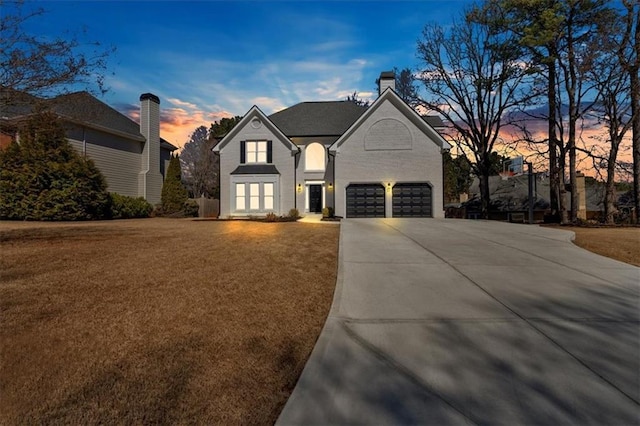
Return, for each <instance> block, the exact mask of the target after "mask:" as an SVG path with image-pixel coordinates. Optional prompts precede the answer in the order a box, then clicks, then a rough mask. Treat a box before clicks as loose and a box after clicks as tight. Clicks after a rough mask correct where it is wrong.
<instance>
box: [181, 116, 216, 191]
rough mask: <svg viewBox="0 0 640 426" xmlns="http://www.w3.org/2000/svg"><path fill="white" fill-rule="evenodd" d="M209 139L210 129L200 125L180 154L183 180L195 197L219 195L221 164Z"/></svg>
mask: <svg viewBox="0 0 640 426" xmlns="http://www.w3.org/2000/svg"><path fill="white" fill-rule="evenodd" d="M212 147H213V144H212V143H211V142H210V139H209V130H207V128H206V127H205V126H200V127H198V128H197V129H195V130H194V131H193V133H192V134H191V136H189V141H188V142H187V143H186V144H185V145H184V148H183V149H182V153H181V155H180V163H181V166H182V181H183V183H184V184H185V186H186V187H187V189H188V190H189V193H190V194H191V195H192V196H193V197H200V196H204V197H209V198H216V197H217V196H218V173H219V166H218V162H217V161H216V158H215V155H214V153H213V152H212V151H211V148H212Z"/></svg>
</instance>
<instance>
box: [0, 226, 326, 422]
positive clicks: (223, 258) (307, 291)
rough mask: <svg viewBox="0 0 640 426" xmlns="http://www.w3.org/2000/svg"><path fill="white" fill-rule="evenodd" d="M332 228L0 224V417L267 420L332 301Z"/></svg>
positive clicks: (285, 392) (15, 419) (273, 415)
mask: <svg viewBox="0 0 640 426" xmlns="http://www.w3.org/2000/svg"><path fill="white" fill-rule="evenodd" d="M338 233H339V228H338V227H337V226H331V225H323V224H303V223H258V222H244V221H229V222H226V221H221V222H215V221H202V222H199V221H191V220H168V219H145V220H128V221H113V222H93V223H90V222H87V223H78V224H43V223H23V222H22V223H20V222H16V223H12V222H1V223H0V315H1V317H0V424H42V423H66V424H87V423H94V424H95V423H109V424H111V423H119V424H131V423H137V424H139V423H153V424H157V423H171V424H175V423H201V424H214V423H215V424H240V423H242V424H272V423H273V422H274V421H275V419H276V418H277V416H278V414H279V413H280V410H281V409H282V407H283V404H284V403H285V402H286V400H287V398H288V396H289V394H290V393H291V391H292V390H293V387H294V385H295V383H296V380H297V378H298V376H299V375H300V373H301V371H302V368H303V367H304V364H305V362H306V360H307V358H308V356H309V354H310V352H311V349H312V348H313V346H314V344H315V341H316V339H317V337H318V335H319V333H320V330H321V328H322V326H323V324H324V321H325V319H326V316H327V314H328V312H329V308H330V305H331V301H332V298H333V291H334V285H335V281H336V270H337V252H338Z"/></svg>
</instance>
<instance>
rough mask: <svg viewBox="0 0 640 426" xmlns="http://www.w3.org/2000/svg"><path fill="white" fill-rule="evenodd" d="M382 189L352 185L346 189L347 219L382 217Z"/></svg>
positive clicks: (374, 185) (369, 185)
mask: <svg viewBox="0 0 640 426" xmlns="http://www.w3.org/2000/svg"><path fill="white" fill-rule="evenodd" d="M384 202H385V201H384V187H383V186H382V185H380V184H352V185H349V186H348V187H347V217H349V218H355V217H384Z"/></svg>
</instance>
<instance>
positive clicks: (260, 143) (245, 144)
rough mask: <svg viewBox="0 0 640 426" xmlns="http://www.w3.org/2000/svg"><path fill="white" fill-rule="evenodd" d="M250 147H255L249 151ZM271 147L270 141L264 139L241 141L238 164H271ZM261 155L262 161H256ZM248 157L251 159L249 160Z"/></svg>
mask: <svg viewBox="0 0 640 426" xmlns="http://www.w3.org/2000/svg"><path fill="white" fill-rule="evenodd" d="M250 147H251V148H254V147H255V150H254V149H251V150H250V149H249V148H250ZM272 147H273V143H272V141H270V140H266V139H251V140H246V141H241V142H240V164H273V158H272V157H273V155H272ZM261 148H263V149H261ZM261 155H262V156H263V158H264V161H258V160H259V158H260V157H261ZM250 157H252V159H251V160H250Z"/></svg>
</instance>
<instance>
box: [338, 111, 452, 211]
mask: <svg viewBox="0 0 640 426" xmlns="http://www.w3.org/2000/svg"><path fill="white" fill-rule="evenodd" d="M390 118H393V119H395V120H398V121H399V122H400V123H402V125H404V126H406V128H407V129H408V132H409V134H410V139H411V140H410V141H409V140H407V136H406V135H403V136H402V138H401V140H400V141H399V142H400V143H399V144H398V146H394V139H393V133H392V132H389V133H388V134H386V138H388V139H387V141H386V142H384V143H383V142H382V141H381V137H382V136H381V135H385V127H384V125H385V122H387V123H391V121H387V120H388V119H390ZM392 127H394V128H398V127H399V125H398V124H397V123H393V126H392ZM372 128H373V136H374V138H373V139H367V135H371V133H370V130H371V129H372ZM369 138H371V136H369ZM367 142H368V143H367ZM367 145H368V147H367ZM367 148H368V149H367ZM400 182H429V183H430V184H431V185H432V188H433V216H434V217H444V211H443V204H442V155H441V149H440V147H439V146H438V145H437V143H436V142H434V141H432V140H431V139H429V138H428V137H427V136H426V135H425V134H424V133H423V132H422V131H421V130H420V129H419V128H418V127H417V126H416V125H415V124H413V122H411V120H409V119H408V118H407V117H405V116H404V114H402V113H401V112H400V111H399V110H398V109H397V108H396V107H395V106H394V105H393V104H392V103H391V102H390V101H388V100H386V101H384V102H383V103H382V104H381V105H380V106H379V108H378V109H377V110H376V111H374V112H373V113H372V114H371V116H369V117H367V119H366V120H365V121H364V122H363V123H361V125H360V126H359V127H358V128H357V129H356V130H355V132H354V133H353V134H352V135H351V137H350V138H349V139H348V140H345V141H344V142H343V143H342V145H341V146H340V148H339V152H337V153H336V180H335V203H336V205H335V210H336V215H339V216H345V208H346V200H345V191H346V187H347V186H348V185H349V184H351V183H382V184H383V185H384V186H385V188H387V187H388V183H391V186H393V185H394V184H395V183H400ZM391 196H392V194H391V191H386V216H387V217H391V216H392V199H391Z"/></svg>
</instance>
